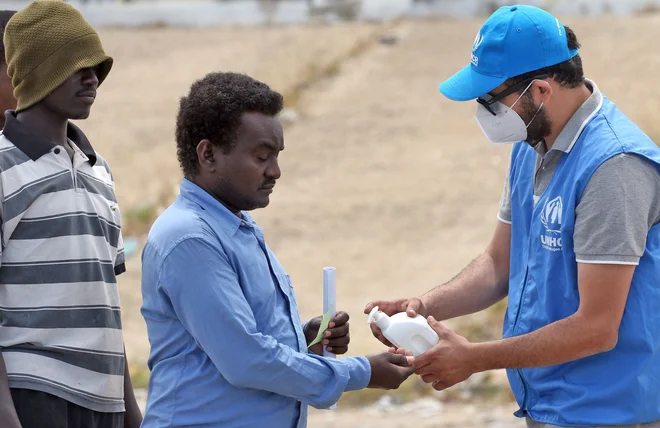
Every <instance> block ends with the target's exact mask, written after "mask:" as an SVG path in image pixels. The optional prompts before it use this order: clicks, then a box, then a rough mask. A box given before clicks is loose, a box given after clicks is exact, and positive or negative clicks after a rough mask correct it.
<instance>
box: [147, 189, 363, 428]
mask: <svg viewBox="0 0 660 428" xmlns="http://www.w3.org/2000/svg"><path fill="white" fill-rule="evenodd" d="M142 297H143V301H144V303H143V306H142V315H143V316H144V319H145V320H146V323H147V329H148V334H149V342H150V344H151V354H150V356H149V368H150V370H151V379H150V381H149V397H148V400H147V409H146V415H145V418H144V422H143V424H142V427H145V428H155V427H183V426H200V427H269V428H270V427H273V428H279V427H282V428H284V427H287V428H288V427H305V426H306V425H307V405H308V404H309V405H312V406H314V407H317V408H327V407H329V406H331V405H332V404H334V403H335V402H337V400H338V399H339V397H340V396H341V394H342V393H343V392H344V391H352V390H357V389H362V388H365V387H366V386H367V384H368V383H369V380H370V377H371V369H370V366H369V362H368V361H367V359H366V358H364V357H346V358H341V359H336V360H335V359H327V358H323V357H319V356H317V355H314V354H311V353H308V352H307V343H306V340H305V336H304V334H303V329H302V324H301V322H300V318H299V316H298V306H297V304H296V299H295V295H294V292H293V288H292V286H291V280H290V278H289V276H288V275H287V274H286V272H285V271H284V269H283V268H282V266H281V265H280V263H279V262H278V261H277V259H276V258H275V256H274V255H273V253H272V252H271V251H270V249H269V248H268V246H267V245H266V243H265V242H264V235H263V231H262V230H261V228H259V227H258V226H257V225H256V224H255V222H254V220H252V218H251V217H250V216H249V215H248V214H247V213H245V212H244V213H242V218H238V217H237V216H236V215H234V214H232V213H231V212H230V211H229V210H228V209H227V208H225V207H224V206H223V205H222V204H220V203H219V202H218V201H217V200H216V199H215V198H213V197H212V196H211V195H210V194H208V193H207V192H205V191H204V190H202V189H201V188H200V187H198V186H197V185H195V184H194V183H192V182H190V181H188V180H186V179H184V180H183V182H182V183H181V194H180V196H179V197H178V198H177V200H176V201H175V202H174V204H172V206H170V207H169V208H168V209H167V210H166V211H165V212H164V213H163V214H162V215H161V216H160V217H159V218H158V220H156V222H155V223H154V225H153V227H152V229H151V231H150V233H149V238H148V240H147V244H146V246H145V248H144V252H143V254H142Z"/></svg>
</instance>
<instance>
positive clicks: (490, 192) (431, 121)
mask: <svg viewBox="0 0 660 428" xmlns="http://www.w3.org/2000/svg"><path fill="white" fill-rule="evenodd" d="M28 3H29V1H0V9H20V8H22V7H24V6H25V5H26V4H28ZM69 3H71V4H73V5H74V6H76V7H78V8H79V9H80V10H81V11H82V13H83V14H84V15H85V17H86V18H87V19H88V20H89V21H90V22H91V23H92V24H93V25H94V26H96V28H97V29H98V30H99V32H100V35H101V38H102V41H103V43H104V46H105V48H106V51H107V52H108V53H109V54H110V55H112V56H113V57H114V58H115V65H114V68H113V70H112V73H111V74H110V76H109V78H108V79H107V80H106V82H105V83H104V84H103V86H102V87H101V88H100V91H99V96H98V98H97V102H96V104H95V106H94V109H93V112H92V117H91V118H90V119H89V120H87V121H85V122H84V123H81V124H80V125H81V126H82V128H83V129H84V130H85V131H86V132H87V134H88V135H89V137H90V139H91V141H92V143H93V144H94V146H95V148H96V149H97V150H98V151H99V152H100V153H101V154H102V155H103V156H104V157H105V158H106V159H107V160H108V161H109V162H110V164H111V166H112V168H113V172H114V175H115V179H116V182H117V195H118V198H119V203H120V207H121V209H122V218H123V224H124V236H125V241H126V247H127V252H128V253H129V258H128V269H129V271H128V272H127V273H126V274H124V275H121V277H120V278H119V286H120V290H121V298H122V307H123V322H124V335H125V342H126V348H127V353H128V357H129V360H130V362H131V367H132V374H133V377H134V379H133V382H134V385H135V387H136V389H137V393H138V395H139V397H141V400H144V399H145V398H146V388H147V384H148V377H149V371H148V369H147V366H146V361H147V357H148V352H149V343H148V340H147V336H146V327H145V324H144V321H143V319H142V317H141V315H140V312H139V310H140V306H141V293H140V251H141V248H142V244H143V242H144V239H145V236H146V233H147V232H148V230H149V227H150V225H151V223H152V222H153V220H154V219H155V218H156V217H157V216H158V215H159V214H160V213H161V212H162V210H163V209H165V208H166V207H167V206H168V205H169V204H170V203H171V202H172V201H173V199H174V198H175V197H176V195H177V194H178V183H179V181H180V179H181V173H180V170H179V166H178V162H177V159H176V150H175V143H174V123H175V115H176V111H177V107H178V101H179V98H180V97H181V96H182V95H184V94H185V93H186V92H187V90H188V88H189V86H190V84H191V83H192V82H193V81H194V80H195V79H198V78H201V77H202V76H204V75H205V74H206V73H208V72H211V71H238V72H245V73H248V74H249V75H251V76H253V77H255V78H257V79H260V80H262V81H264V82H266V83H267V84H269V85H270V86H271V87H273V88H274V89H276V90H278V91H280V92H281V93H282V94H283V95H284V97H285V103H286V109H285V111H284V112H283V113H282V121H283V122H284V124H285V139H286V146H287V150H286V151H285V152H284V153H283V154H282V156H281V157H280V159H281V166H282V172H283V175H282V178H281V180H280V181H279V184H278V185H277V187H276V189H275V193H274V194H273V196H272V197H271V201H272V202H271V205H270V206H269V207H268V208H266V209H264V210H259V211H256V212H255V213H254V216H255V218H256V219H257V221H258V222H259V223H260V225H261V226H262V227H263V228H264V230H265V233H266V240H267V242H268V243H269V245H270V246H271V247H272V248H273V250H274V252H275V253H276V255H277V256H278V258H279V259H280V261H281V262H282V264H283V265H284V267H285V268H286V269H287V271H288V273H289V274H290V275H291V276H292V279H293V283H294V286H295V288H296V293H297V300H298V303H299V306H300V311H301V317H302V318H303V319H308V318H310V317H312V316H316V315H319V314H320V313H321V311H322V268H323V267H324V266H328V265H332V266H335V267H337V275H338V278H337V290H338V291H337V293H338V305H339V309H341V310H344V311H347V312H349V313H350V314H351V316H352V324H351V329H352V346H351V350H350V355H364V354H366V353H372V352H377V351H381V350H383V347H382V346H381V345H380V344H379V343H378V342H377V341H376V340H375V339H374V338H373V337H372V336H371V335H370V333H369V330H368V326H367V324H366V316H365V315H364V314H363V308H364V305H365V304H366V303H367V302H368V301H370V300H372V299H377V298H395V297H405V296H411V295H417V294H421V293H423V292H425V291H426V290H428V289H429V288H431V287H433V286H435V285H438V284H440V283H442V282H444V281H447V280H449V279H450V278H451V277H453V276H454V275H455V274H456V273H458V272H459V271H460V270H461V269H462V268H463V267H464V266H465V265H466V264H467V263H469V262H470V261H471V260H472V259H473V258H475V257H476V256H477V255H478V254H479V253H480V252H481V251H482V250H483V249H484V247H485V245H486V243H487V242H488V240H489V238H490V235H491V233H492V230H493V228H494V226H495V223H496V221H497V220H496V214H497V210H498V202H499V198H500V195H501V192H502V186H503V183H504V179H505V176H506V172H507V165H508V157H509V153H510V147H509V146H499V147H498V146H493V145H490V144H489V143H488V142H487V141H486V139H485V138H484V137H483V135H482V134H481V132H480V130H479V128H478V126H477V124H476V122H475V120H474V118H473V115H474V110H475V105H474V104H473V103H455V102H451V101H448V100H447V99H445V98H444V97H443V96H442V95H441V94H440V93H439V91H438V90H437V86H438V84H439V83H440V82H441V81H442V80H444V79H445V78H447V77H449V76H450V75H451V74H453V73H454V72H455V71H457V70H458V69H459V68H461V67H463V66H464V65H466V64H467V63H468V62H469V59H470V53H471V47H472V43H473V41H474V37H475V35H476V34H477V31H478V29H479V27H480V26H481V24H482V23H483V21H484V20H485V18H486V17H487V16H488V15H489V14H490V13H491V12H492V11H493V10H495V9H496V8H497V7H498V6H500V5H503V4H507V3H508V4H510V3H511V2H503V1H498V0H491V1H486V0H435V1H434V0H362V1H360V0H334V1H333V0H325V1H321V0H279V1H278V0H218V1H194V0H185V1H165V0H162V1H160V0H143V1H139V0H131V1H129V0H87V1H82V0H80V1H69ZM528 3H529V4H534V5H537V6H541V7H544V8H547V9H548V10H550V11H551V12H553V13H555V14H556V15H557V16H558V17H559V18H560V19H561V20H562V22H563V23H564V24H566V25H569V26H570V27H572V28H573V29H574V30H575V32H576V34H577V36H578V39H579V40H580V42H581V43H582V45H583V48H582V50H581V54H582V58H583V62H584V66H585V70H586V75H587V77H589V78H591V79H593V80H595V82H596V83H597V84H598V85H599V87H600V88H601V90H602V91H603V92H604V93H605V95H606V96H608V97H609V98H610V99H611V100H613V101H614V102H616V103H617V104H618V106H619V107H620V108H621V109H622V110H623V112H624V113H626V114H627V115H628V116H630V117H631V118H632V119H633V120H634V121H636V122H637V124H638V125H639V126H641V127H642V129H644V130H645V131H646V132H647V133H648V134H649V135H650V136H651V138H653V139H654V140H655V141H660V122H659V121H658V115H659V111H660V104H659V101H658V100H659V98H658V95H659V94H660V89H659V88H658V79H657V75H656V74H655V73H656V71H657V70H658V69H659V68H657V67H656V66H658V65H660V51H658V49H657V48H654V46H656V45H657V39H658V37H659V36H660V26H659V25H660V14H657V13H656V12H658V11H660V1H649V0H610V1H605V0H602V1H601V0H555V1H549V0H548V1H533V0H528ZM505 307H506V302H501V304H498V305H497V306H496V307H494V308H491V309H490V310H488V311H485V312H483V313H480V314H477V315H474V316H470V317H464V318H460V319H455V320H450V321H449V325H450V326H451V327H453V328H455V329H456V330H457V331H458V332H460V333H461V334H463V335H466V336H467V337H468V338H469V339H470V340H472V341H485V340H492V339H496V338H499V337H500V336H501V324H502V318H503V312H504V309H505ZM218 334H223V333H222V326H218ZM227 352H231V349H228V350H227ZM516 409H517V407H516V406H515V403H513V402H512V398H511V394H510V392H509V387H508V384H507V382H506V377H505V375H504V374H503V373H502V372H490V373H485V374H479V375H474V376H473V377H472V378H470V379H469V380H468V381H467V382H465V383H463V384H461V385H458V386H455V387H453V388H451V389H449V390H447V391H444V392H441V393H437V392H435V391H433V390H432V389H430V388H428V387H427V386H426V385H424V384H423V383H421V382H420V381H419V380H418V379H417V378H411V379H409V380H408V381H407V382H406V383H405V384H404V385H403V386H402V388H401V389H400V390H398V391H395V392H382V391H361V392H355V393H348V394H345V395H344V397H343V398H342V401H341V402H340V404H339V409H338V410H336V411H316V410H312V411H311V414H310V420H309V426H310V427H312V428H315V427H331V426H337V424H340V425H341V426H345V427H353V426H355V427H357V426H359V427H361V428H363V427H372V426H373V427H376V426H377V427H379V428H385V427H403V426H411V425H412V426H417V427H431V426H433V427H515V426H521V425H520V423H519V422H516V421H515V420H514V418H513V416H512V415H511V413H512V412H513V411H514V410H516Z"/></svg>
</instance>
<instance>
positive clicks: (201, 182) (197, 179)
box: [186, 175, 243, 218]
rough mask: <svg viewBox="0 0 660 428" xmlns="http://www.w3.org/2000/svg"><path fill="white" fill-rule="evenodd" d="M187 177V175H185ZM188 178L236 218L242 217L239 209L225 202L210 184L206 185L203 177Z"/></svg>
mask: <svg viewBox="0 0 660 428" xmlns="http://www.w3.org/2000/svg"><path fill="white" fill-rule="evenodd" d="M186 178H188V177H186ZM188 180H190V181H192V182H193V183H195V184H196V185H197V186H199V187H200V188H201V189H202V190H203V191H205V192H206V193H208V194H209V195H211V196H213V198H214V199H215V200H216V201H218V202H220V203H221V204H222V205H223V206H224V207H225V208H227V209H228V210H229V211H231V213H232V214H234V215H235V216H236V217H238V218H243V216H242V215H241V210H240V209H238V208H235V207H233V206H232V205H230V204H228V203H227V202H225V201H223V200H222V199H221V198H220V197H218V195H216V194H215V193H214V192H213V191H212V190H211V186H208V185H206V184H205V182H204V179H203V178H202V177H200V176H199V175H198V176H196V177H190V178H188Z"/></svg>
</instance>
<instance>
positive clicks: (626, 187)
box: [573, 154, 660, 265]
mask: <svg viewBox="0 0 660 428" xmlns="http://www.w3.org/2000/svg"><path fill="white" fill-rule="evenodd" d="M659 195H660V174H659V173H658V170H657V169H656V167H655V166H654V165H653V164H652V163H651V162H650V161H648V160H646V159H644V158H642V157H639V156H637V155H631V154H621V155H617V156H615V157H613V158H611V159H609V160H607V161H605V162H604V163H603V164H602V165H601V166H600V167H599V168H598V169H597V170H596V172H595V173H594V174H593V175H592V176H591V178H590V180H589V182H588V183H587V185H586V187H585V189H584V191H583V193H582V198H581V199H580V201H579V203H578V206H577V208H576V210H575V216H576V217H575V230H574V232H573V241H574V249H575V254H576V259H577V261H578V262H580V263H605V264H630V265H637V264H638V263H639V259H640V258H641V257H642V255H643V254H644V251H645V247H646V237H647V235H648V232H649V229H650V228H651V226H653V225H654V224H655V223H657V222H658V217H659V216H660V197H659Z"/></svg>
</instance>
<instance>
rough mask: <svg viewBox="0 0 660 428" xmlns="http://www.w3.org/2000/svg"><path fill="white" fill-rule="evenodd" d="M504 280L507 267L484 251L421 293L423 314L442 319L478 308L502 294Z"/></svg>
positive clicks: (506, 282) (477, 310) (469, 312)
mask: <svg viewBox="0 0 660 428" xmlns="http://www.w3.org/2000/svg"><path fill="white" fill-rule="evenodd" d="M507 263H508V261H507ZM507 267H508V266H507ZM507 284H508V270H507V269H504V268H502V267H501V263H499V264H498V263H497V261H496V259H495V258H494V257H493V256H492V255H491V253H490V252H488V251H486V252H484V253H483V254H481V255H480V256H479V257H477V258H476V259H475V260H474V261H472V263H470V264H469V265H468V266H467V267H466V268H465V269H464V270H463V271H462V272H461V273H460V274H458V275H457V276H456V277H455V278H454V279H452V280H451V281H449V282H448V283H446V284H444V285H441V286H439V287H436V288H434V289H433V290H431V291H429V292H428V293H426V294H425V295H423V296H422V297H421V299H422V302H423V303H424V307H425V308H426V310H427V314H425V315H433V316H434V317H435V318H436V319H438V320H446V319H450V318H455V317H459V316H463V315H468V314H472V313H475V312H479V311H482V310H484V309H486V308H488V307H490V306H492V305H494V304H495V303H497V302H499V301H500V300H502V299H503V298H504V297H506V295H507V292H508V289H507Z"/></svg>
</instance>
